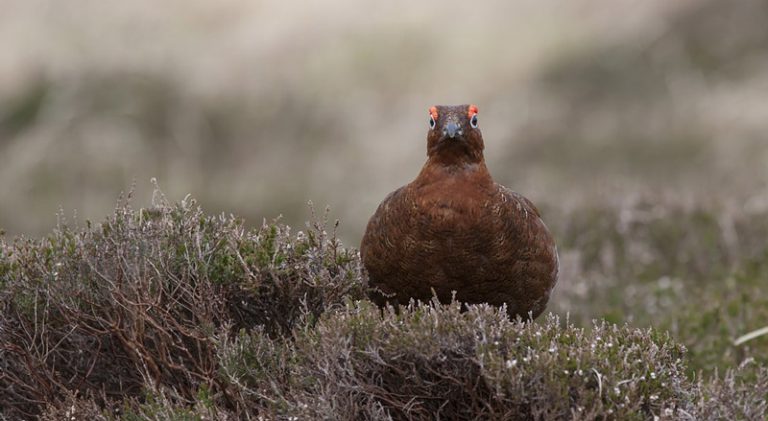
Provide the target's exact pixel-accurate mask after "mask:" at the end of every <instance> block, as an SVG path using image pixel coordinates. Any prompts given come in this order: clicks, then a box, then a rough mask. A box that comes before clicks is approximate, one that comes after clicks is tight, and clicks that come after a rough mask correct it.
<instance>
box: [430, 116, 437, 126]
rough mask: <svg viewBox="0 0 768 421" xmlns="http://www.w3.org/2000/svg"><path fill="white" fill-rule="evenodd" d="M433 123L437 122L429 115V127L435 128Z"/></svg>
mask: <svg viewBox="0 0 768 421" xmlns="http://www.w3.org/2000/svg"><path fill="white" fill-rule="evenodd" d="M435 124H437V123H435V118H434V117H432V116H429V128H430V129H434V128H435Z"/></svg>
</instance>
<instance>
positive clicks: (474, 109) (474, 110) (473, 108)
mask: <svg viewBox="0 0 768 421" xmlns="http://www.w3.org/2000/svg"><path fill="white" fill-rule="evenodd" d="M477 111H478V110H477V105H475V104H472V105H470V106H469V112H467V115H468V116H469V118H472V116H473V115H475V114H477Z"/></svg>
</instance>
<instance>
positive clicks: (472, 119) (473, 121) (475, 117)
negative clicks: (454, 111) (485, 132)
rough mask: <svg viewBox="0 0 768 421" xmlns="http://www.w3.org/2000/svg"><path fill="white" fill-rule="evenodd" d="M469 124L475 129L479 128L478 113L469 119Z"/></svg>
mask: <svg viewBox="0 0 768 421" xmlns="http://www.w3.org/2000/svg"><path fill="white" fill-rule="evenodd" d="M469 125H470V126H472V128H473V129H476V128H477V114H475V115H473V116H472V118H470V119H469Z"/></svg>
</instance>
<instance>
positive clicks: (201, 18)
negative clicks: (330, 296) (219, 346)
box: [0, 0, 768, 245]
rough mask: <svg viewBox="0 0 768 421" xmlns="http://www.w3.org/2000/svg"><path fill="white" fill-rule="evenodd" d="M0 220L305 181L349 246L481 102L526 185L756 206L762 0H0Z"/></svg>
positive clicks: (501, 166)
mask: <svg viewBox="0 0 768 421" xmlns="http://www.w3.org/2000/svg"><path fill="white" fill-rule="evenodd" d="M2 9H3V13H2V14H0V54H1V55H0V180H1V181H2V182H0V228H2V229H4V230H6V231H7V232H8V233H10V234H20V233H24V234H28V235H34V236H37V235H41V234H43V233H45V232H47V231H49V230H50V229H51V228H52V227H53V226H55V223H56V218H55V213H56V211H57V210H58V209H59V208H60V207H61V208H62V209H63V210H64V214H66V215H70V216H71V215H72V214H73V213H76V214H77V218H78V219H79V220H83V219H91V220H95V221H98V220H100V219H101V218H103V217H104V216H105V215H107V214H108V213H109V212H110V209H111V208H113V207H114V205H115V202H116V200H117V198H118V195H119V194H120V192H121V191H126V190H129V189H130V188H131V184H132V183H134V182H135V190H136V195H135V196H136V202H137V203H138V204H139V205H142V204H147V203H149V201H150V198H151V191H152V189H153V186H152V184H151V183H150V179H151V178H152V177H156V178H157V180H158V182H159V185H160V187H161V188H162V189H163V190H164V192H165V193H166V195H167V196H168V197H169V198H170V199H172V200H179V199H181V198H182V197H184V196H185V195H186V194H188V193H189V194H191V195H192V196H193V197H195V198H197V199H198V200H199V201H200V202H201V203H202V205H203V206H204V207H205V208H206V209H207V210H208V211H209V212H222V211H224V212H227V213H234V214H237V215H241V216H243V217H244V218H245V219H246V221H247V222H248V223H249V224H260V223H261V221H262V219H263V218H267V219H268V220H271V219H272V218H275V217H277V216H278V215H283V217H284V218H283V221H284V222H287V223H289V224H291V225H301V224H303V221H304V220H306V219H307V218H308V216H309V211H308V207H307V205H306V204H307V202H308V201H310V200H311V201H313V202H314V204H315V206H316V207H318V208H320V209H322V208H324V207H325V205H329V206H330V207H331V217H332V218H334V219H335V218H338V219H340V220H341V225H340V235H341V237H342V238H343V239H344V240H345V243H346V244H349V245H357V244H358V241H359V238H360V236H361V234H362V230H363V229H364V226H365V223H366V221H367V218H368V217H369V216H370V215H371V214H372V213H373V211H374V209H375V207H376V206H377V205H378V203H379V202H380V201H381V199H382V198H383V197H384V196H385V195H386V194H387V193H388V192H390V191H391V190H394V189H395V188H396V187H398V186H400V185H402V184H405V183H407V182H409V181H410V180H411V179H412V178H413V177H415V175H416V174H417V173H418V171H419V169H420V167H421V165H422V164H423V162H424V160H425V137H426V131H427V117H426V116H427V109H428V107H429V106H430V105H432V104H454V103H469V102H471V103H476V104H478V105H479V107H480V120H481V127H482V130H483V133H484V136H485V139H486V145H487V146H486V147H487V149H486V157H487V160H488V164H489V167H490V169H491V172H492V173H493V174H494V176H495V178H496V179H497V181H499V182H501V183H503V184H505V185H507V186H509V187H511V188H512V189H514V190H517V191H519V192H521V193H523V194H525V195H527V196H529V197H530V198H531V199H532V200H533V201H534V202H535V203H537V204H539V205H540V206H541V207H542V208H545V209H546V208H548V207H554V208H564V207H572V206H580V205H581V204H583V203H589V202H592V201H595V200H608V201H624V200H627V198H632V197H635V196H636V195H637V194H640V195H647V194H653V195H656V194H665V195H667V196H670V197H672V198H680V199H684V200H689V201H690V200H704V201H706V200H710V197H711V196H712V195H716V196H724V197H726V198H728V199H733V200H734V201H735V203H745V202H747V201H749V200H750V199H751V200H752V202H754V203H755V205H756V206H757V205H760V204H762V203H764V202H765V200H764V199H761V198H765V197H766V181H767V180H768V167H766V165H765V164H766V159H768V148H767V147H766V146H765V143H766V139H765V133H766V132H767V131H768V101H767V100H766V99H765V98H766V94H768V25H766V22H768V6H766V4H765V2H763V1H757V0H745V1H740V2H738V3H732V2H720V1H715V0H713V1H692V0H690V1H675V2H670V1H663V0H652V1H644V2H636V1H628V0H626V1H613V2H604V1H596V0H576V1H574V0H561V1H554V0H549V1H539V0H536V1H534V0H528V1H506V0H504V1H501V0H500V1H495V2H487V3H485V4H482V5H480V4H478V5H473V4H468V3H466V2H458V1H448V2H440V3H439V4H438V3H431V4H427V3H426V2H422V3H417V4H414V3H413V2H405V1H391V2H377V3H374V4H364V3H362V2H355V1H351V0H331V1H323V2H286V1H278V0H274V1H271V0H266V1H250V0H248V1H246V0H223V1H204V0H194V1H190V0H183V1H182V0H176V1H174V0H167V1H163V2H156V1H150V0H138V1H132V2H119V3H118V2H99V1H93V0H72V1H67V2H57V1H44V0H2Z"/></svg>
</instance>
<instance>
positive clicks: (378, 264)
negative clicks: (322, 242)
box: [360, 106, 558, 317]
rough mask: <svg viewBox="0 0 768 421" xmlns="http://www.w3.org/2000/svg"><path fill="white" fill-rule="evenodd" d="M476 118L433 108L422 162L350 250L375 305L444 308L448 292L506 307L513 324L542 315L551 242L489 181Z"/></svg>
mask: <svg viewBox="0 0 768 421" xmlns="http://www.w3.org/2000/svg"><path fill="white" fill-rule="evenodd" d="M476 110H477V109H476V107H474V106H456V107H433V109H432V110H431V113H432V116H431V121H434V124H432V129H431V130H430V134H429V136H428V155H429V159H428V160H427V163H426V164H425V165H424V167H423V168H422V170H421V172H420V173H419V175H418V177H416V179H415V180H414V181H413V182H411V183H410V184H408V185H406V186H403V187H401V188H400V189H398V190H396V191H394V192H392V193H391V194H390V195H389V196H387V198H385V199H384V201H383V202H382V203H381V205H379V207H378V209H377V210H376V213H375V214H374V215H373V216H372V217H371V219H370V221H369V222H368V227H367V229H366V232H365V235H364V237H363V241H362V244H361V247H360V252H361V256H362V260H363V264H364V266H365V268H366V269H367V271H368V274H369V279H370V284H371V286H372V287H374V289H375V290H374V291H375V292H373V293H372V295H371V299H372V300H373V301H374V302H376V303H377V304H379V305H384V304H385V303H386V302H387V301H389V302H390V303H393V304H396V303H399V304H407V303H408V301H409V300H410V299H412V298H413V299H417V300H422V301H428V300H430V299H431V298H432V296H433V294H436V295H437V297H438V299H439V300H440V301H441V302H450V300H451V298H452V295H453V293H454V292H455V294H456V295H455V296H456V299H457V300H458V301H460V302H462V303H469V304H474V303H489V304H493V305H498V306H500V305H502V304H506V305H507V311H508V314H509V315H510V316H513V317H514V316H516V315H520V316H523V317H527V316H528V314H529V313H530V314H531V315H532V316H533V317H536V316H538V315H539V314H540V313H541V312H542V311H544V308H545V306H546V303H547V301H548V299H549V294H550V291H551V290H552V288H553V287H554V285H555V283H556V282H557V274H558V260H557V250H556V248H555V243H554V240H553V238H552V236H551V234H550V233H549V230H548V229H547V227H546V226H545V225H544V223H543V222H542V220H541V218H540V216H539V212H538V210H537V209H536V208H535V207H534V206H533V204H532V203H531V202H530V201H528V200H527V199H525V198H524V197H523V196H521V195H519V194H517V193H514V192H512V191H510V190H508V189H507V188H505V187H504V186H501V185H499V184H497V183H495V182H494V181H493V179H492V178H491V175H490V173H489V172H488V169H487V167H486V165H485V161H484V159H483V155H482V150H483V141H482V135H481V134H480V131H479V130H478V129H477V124H476V123H477V118H476V113H477V111H476ZM473 111H474V119H472V117H473ZM471 122H474V124H472V123H471ZM438 123H441V124H438ZM449 124H453V126H450V127H448V128H446V126H447V125H449ZM438 126H439V127H438ZM440 128H443V133H440V132H439V130H440ZM450 131H454V135H453V136H449V134H450ZM456 133H458V134H459V138H458V139H456ZM376 290H378V291H376ZM433 291H434V292H433Z"/></svg>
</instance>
